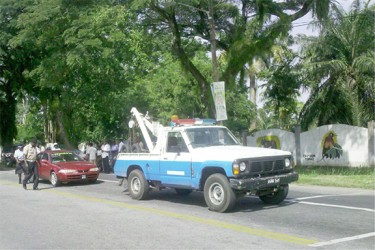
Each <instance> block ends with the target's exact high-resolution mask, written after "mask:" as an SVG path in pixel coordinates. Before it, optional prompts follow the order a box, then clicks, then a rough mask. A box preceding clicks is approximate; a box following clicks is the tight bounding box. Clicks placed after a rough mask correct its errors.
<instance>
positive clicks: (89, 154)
mask: <svg viewBox="0 0 375 250" xmlns="http://www.w3.org/2000/svg"><path fill="white" fill-rule="evenodd" d="M125 145H126V141H125V142H124V140H119V141H116V142H110V141H108V140H106V141H104V142H103V143H102V144H101V146H100V147H98V148H97V147H96V146H95V145H94V144H93V143H92V142H89V143H87V144H86V145H85V147H83V148H81V150H82V151H83V152H84V154H85V158H86V159H87V160H88V161H90V162H92V163H95V164H96V165H97V166H98V167H99V169H100V170H101V172H103V173H106V174H109V173H111V172H113V167H114V164H115V161H116V158H117V154H118V153H119V152H123V151H124V149H125V147H126V146H125Z"/></svg>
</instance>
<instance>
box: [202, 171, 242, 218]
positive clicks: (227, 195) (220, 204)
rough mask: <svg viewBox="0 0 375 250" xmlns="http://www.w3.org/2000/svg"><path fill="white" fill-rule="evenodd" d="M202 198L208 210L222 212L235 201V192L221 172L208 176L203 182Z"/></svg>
mask: <svg viewBox="0 0 375 250" xmlns="http://www.w3.org/2000/svg"><path fill="white" fill-rule="evenodd" d="M204 199H205V201H206V204H207V206H208V207H209V209H210V210H212V211H216V212H220V213H224V212H228V211H229V210H231V209H232V208H233V206H234V204H235V203H236V194H235V193H234V191H233V189H232V188H231V187H230V185H229V181H228V179H227V177H226V176H224V175H223V174H213V175H211V176H209V177H208V178H207V180H206V183H205V184H204Z"/></svg>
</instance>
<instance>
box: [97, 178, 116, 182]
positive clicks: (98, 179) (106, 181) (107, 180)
mask: <svg viewBox="0 0 375 250" xmlns="http://www.w3.org/2000/svg"><path fill="white" fill-rule="evenodd" d="M98 181H103V182H111V183H118V181H110V180H104V179H98Z"/></svg>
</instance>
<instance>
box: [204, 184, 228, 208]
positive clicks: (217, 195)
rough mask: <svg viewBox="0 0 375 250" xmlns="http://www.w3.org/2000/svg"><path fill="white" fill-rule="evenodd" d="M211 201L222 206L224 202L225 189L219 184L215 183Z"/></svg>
mask: <svg viewBox="0 0 375 250" xmlns="http://www.w3.org/2000/svg"><path fill="white" fill-rule="evenodd" d="M208 192H209V196H210V200H211V202H212V203H213V204H215V205H220V204H221V203H222V202H223V200H224V195H225V194H224V189H223V187H222V186H221V185H220V184H219V183H213V184H212V185H211V186H210V188H209V190H208Z"/></svg>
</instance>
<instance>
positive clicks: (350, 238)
mask: <svg viewBox="0 0 375 250" xmlns="http://www.w3.org/2000/svg"><path fill="white" fill-rule="evenodd" d="M373 236H375V232H372V233H367V234H361V235H356V236H352V237H346V238H341V239H335V240H330V241H325V242H318V243H314V244H311V245H309V246H310V247H321V246H328V245H333V244H337V243H341V242H346V241H352V240H359V239H363V238H368V237H373Z"/></svg>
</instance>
